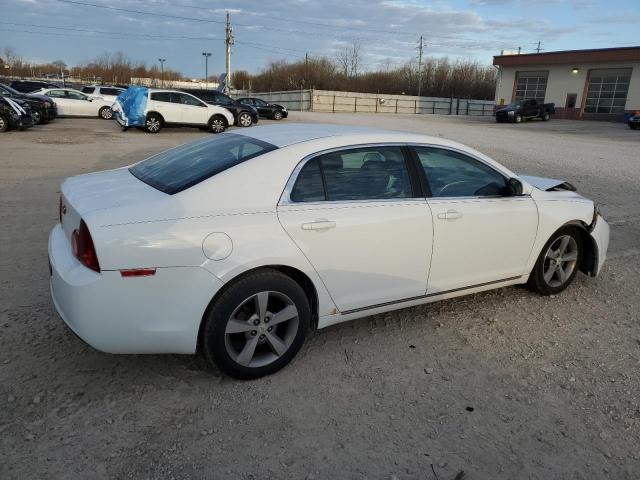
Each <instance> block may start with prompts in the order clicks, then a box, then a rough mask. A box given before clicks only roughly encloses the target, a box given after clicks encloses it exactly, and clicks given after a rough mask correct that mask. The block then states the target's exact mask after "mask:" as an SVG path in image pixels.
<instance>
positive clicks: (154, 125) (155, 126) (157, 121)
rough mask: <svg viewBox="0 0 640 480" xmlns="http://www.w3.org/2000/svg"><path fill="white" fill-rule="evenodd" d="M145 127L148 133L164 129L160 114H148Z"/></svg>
mask: <svg viewBox="0 0 640 480" xmlns="http://www.w3.org/2000/svg"><path fill="white" fill-rule="evenodd" d="M144 129H145V130H146V131H147V132H148V133H158V132H159V131H160V130H162V118H161V117H160V115H156V114H155V113H150V114H149V115H147V119H146V120H145V122H144Z"/></svg>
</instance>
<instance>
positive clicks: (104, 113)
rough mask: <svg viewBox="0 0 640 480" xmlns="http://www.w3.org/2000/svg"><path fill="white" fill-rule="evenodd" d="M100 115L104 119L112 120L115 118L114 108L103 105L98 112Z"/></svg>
mask: <svg viewBox="0 0 640 480" xmlns="http://www.w3.org/2000/svg"><path fill="white" fill-rule="evenodd" d="M98 116H99V117H100V118H102V119H103V120H111V119H112V118H113V110H111V109H110V108H109V107H102V108H101V109H100V111H99V112H98Z"/></svg>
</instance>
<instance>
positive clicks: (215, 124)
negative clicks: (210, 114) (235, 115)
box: [211, 118, 224, 133]
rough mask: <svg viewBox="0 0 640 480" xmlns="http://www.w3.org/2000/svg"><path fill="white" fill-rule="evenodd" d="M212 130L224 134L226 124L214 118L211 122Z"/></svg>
mask: <svg viewBox="0 0 640 480" xmlns="http://www.w3.org/2000/svg"><path fill="white" fill-rule="evenodd" d="M211 130H213V132H214V133H220V132H224V122H223V121H222V120H220V119H219V118H214V119H213V120H212V121H211Z"/></svg>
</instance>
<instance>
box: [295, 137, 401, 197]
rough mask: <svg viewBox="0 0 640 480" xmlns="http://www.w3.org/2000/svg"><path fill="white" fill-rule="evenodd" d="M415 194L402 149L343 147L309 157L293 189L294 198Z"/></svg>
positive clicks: (392, 147) (391, 147)
mask: <svg viewBox="0 0 640 480" xmlns="http://www.w3.org/2000/svg"><path fill="white" fill-rule="evenodd" d="M412 196H413V191H412V189H411V180H410V177H409V172H408V170H407V166H406V163H405V159H404V155H403V153H402V149H401V148H400V147H396V146H376V147H364V148H355V149H349V150H340V151H338V152H331V153H327V154H324V155H320V156H318V157H316V158H314V159H313V160H310V161H309V162H308V163H307V164H306V165H305V166H304V168H303V169H302V170H301V171H300V174H299V176H298V179H297V180H296V183H295V184H294V187H293V189H292V190H291V200H292V201H294V202H315V201H322V200H328V201H350V200H384V199H393V198H410V197H412Z"/></svg>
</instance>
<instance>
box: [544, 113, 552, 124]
mask: <svg viewBox="0 0 640 480" xmlns="http://www.w3.org/2000/svg"><path fill="white" fill-rule="evenodd" d="M550 118H551V116H550V115H549V112H544V113H543V114H542V121H543V122H548V121H549V119H550Z"/></svg>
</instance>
